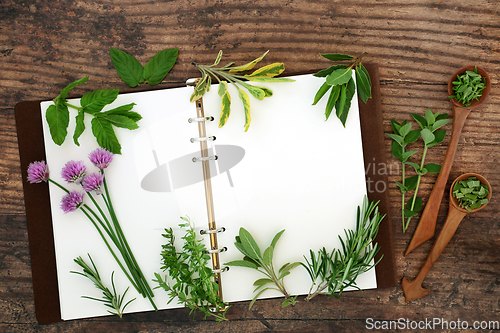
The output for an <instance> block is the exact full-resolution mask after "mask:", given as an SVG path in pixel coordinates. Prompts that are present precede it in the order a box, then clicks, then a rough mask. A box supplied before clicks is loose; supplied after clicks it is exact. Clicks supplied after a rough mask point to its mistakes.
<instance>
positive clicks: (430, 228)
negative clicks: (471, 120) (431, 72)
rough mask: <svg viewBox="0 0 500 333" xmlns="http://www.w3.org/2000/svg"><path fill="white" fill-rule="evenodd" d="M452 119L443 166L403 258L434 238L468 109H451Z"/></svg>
mask: <svg viewBox="0 0 500 333" xmlns="http://www.w3.org/2000/svg"><path fill="white" fill-rule="evenodd" d="M453 110H454V116H453V117H454V118H453V128H452V130H451V139H450V143H449V145H448V150H447V151H446V156H445V158H444V161H443V166H442V167H441V171H440V172H439V175H438V178H437V180H436V183H435V184H434V187H433V189H432V192H431V195H430V196H429V200H428V201H427V204H426V205H425V208H424V212H423V213H422V216H421V217H420V221H419V223H418V226H417V229H416V230H415V233H414V234H413V238H412V240H411V242H410V245H408V249H407V250H406V253H405V256H406V255H407V254H408V253H410V252H411V251H413V250H414V249H415V248H417V247H418V246H420V245H421V244H422V243H424V242H426V241H427V240H429V239H431V238H432V237H434V232H435V230H436V220H437V216H438V213H439V206H440V205H441V200H442V199H443V194H444V189H445V187H446V183H447V181H448V176H449V175H450V170H451V167H452V165H453V160H454V159H455V153H456V151H457V147H458V141H459V139H460V134H461V133H462V128H463V127H464V124H465V120H466V119H467V116H468V115H469V113H470V110H469V109H465V108H457V107H455V106H454V107H453Z"/></svg>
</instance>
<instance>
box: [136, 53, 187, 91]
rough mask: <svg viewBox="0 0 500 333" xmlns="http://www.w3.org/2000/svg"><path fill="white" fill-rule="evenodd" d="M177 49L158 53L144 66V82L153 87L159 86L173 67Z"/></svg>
mask: <svg viewBox="0 0 500 333" xmlns="http://www.w3.org/2000/svg"><path fill="white" fill-rule="evenodd" d="M178 54H179V49H173V48H172V49H166V50H163V51H160V52H158V53H157V54H155V55H154V56H153V58H151V59H150V60H149V61H148V62H147V64H146V65H145V66H144V80H145V81H146V82H147V83H148V84H150V85H152V86H154V85H157V84H159V83H160V82H161V81H163V79H164V78H165V77H166V76H167V74H168V73H169V72H170V70H171V69H172V67H174V64H175V62H176V61H177V56H178Z"/></svg>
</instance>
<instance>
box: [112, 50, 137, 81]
mask: <svg viewBox="0 0 500 333" xmlns="http://www.w3.org/2000/svg"><path fill="white" fill-rule="evenodd" d="M109 55H110V56H111V61H112V62H113V65H114V66H115V69H116V72H117V73H118V75H119V76H120V78H121V79H122V80H123V82H125V84H127V85H128V86H129V87H132V88H133V87H137V86H138V85H140V84H141V83H142V82H144V67H143V66H142V65H141V64H140V63H139V61H138V60H137V59H136V58H135V57H134V56H132V55H130V54H128V53H127V52H124V51H122V50H118V49H114V48H111V50H110V51H109Z"/></svg>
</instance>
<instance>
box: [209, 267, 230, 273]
mask: <svg viewBox="0 0 500 333" xmlns="http://www.w3.org/2000/svg"><path fill="white" fill-rule="evenodd" d="M228 270H229V267H228V266H224V267H222V268H221V269H212V272H214V274H218V273H222V272H225V271H228Z"/></svg>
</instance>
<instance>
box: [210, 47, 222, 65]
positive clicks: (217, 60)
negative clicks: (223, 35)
mask: <svg viewBox="0 0 500 333" xmlns="http://www.w3.org/2000/svg"><path fill="white" fill-rule="evenodd" d="M221 59H222V50H220V51H219V54H218V55H217V58H216V59H215V62H214V64H213V65H212V66H217V65H218V64H219V62H220V60H221Z"/></svg>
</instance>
